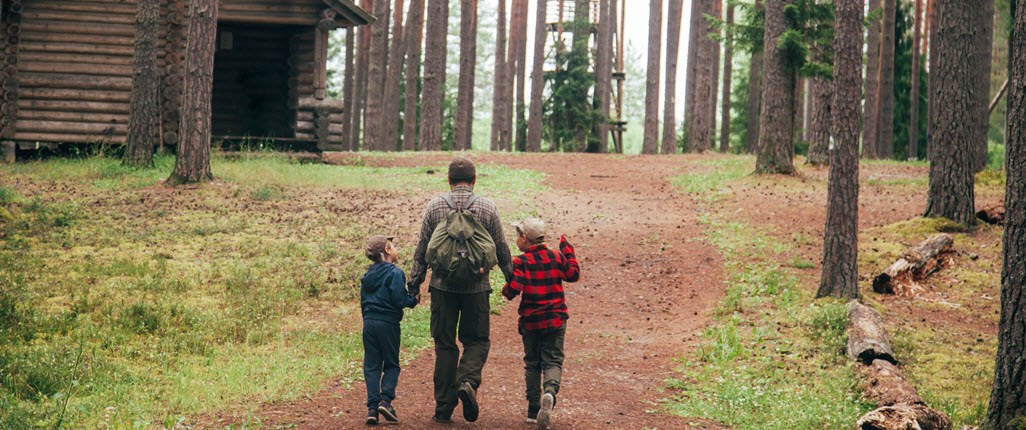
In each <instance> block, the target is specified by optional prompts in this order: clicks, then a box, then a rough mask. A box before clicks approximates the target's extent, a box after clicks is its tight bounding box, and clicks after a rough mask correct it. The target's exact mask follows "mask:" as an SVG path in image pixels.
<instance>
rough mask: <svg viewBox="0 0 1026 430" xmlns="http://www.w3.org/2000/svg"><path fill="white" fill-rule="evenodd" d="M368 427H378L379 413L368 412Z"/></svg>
mask: <svg viewBox="0 0 1026 430" xmlns="http://www.w3.org/2000/svg"><path fill="white" fill-rule="evenodd" d="M366 423H367V425H369V426H376V425H378V411H377V410H374V409H371V410H368V411H367V421H366Z"/></svg>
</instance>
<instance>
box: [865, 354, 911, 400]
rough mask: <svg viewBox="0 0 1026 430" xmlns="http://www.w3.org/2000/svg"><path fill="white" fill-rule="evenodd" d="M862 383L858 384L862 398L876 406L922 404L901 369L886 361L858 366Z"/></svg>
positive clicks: (876, 361)
mask: <svg viewBox="0 0 1026 430" xmlns="http://www.w3.org/2000/svg"><path fill="white" fill-rule="evenodd" d="M860 370H861V371H862V374H863V381H862V382H861V383H860V384H859V387H860V388H861V389H862V392H863V397H865V398H866V399H869V400H872V401H873V403H876V405H877V406H894V405H900V404H915V403H922V402H923V398H922V397H920V396H919V391H917V390H916V387H915V386H913V385H912V383H910V382H908V379H905V375H902V373H901V369H899V368H898V366H895V365H894V364H893V363H891V362H889V361H887V360H873V362H872V363H871V364H869V365H868V366H860Z"/></svg>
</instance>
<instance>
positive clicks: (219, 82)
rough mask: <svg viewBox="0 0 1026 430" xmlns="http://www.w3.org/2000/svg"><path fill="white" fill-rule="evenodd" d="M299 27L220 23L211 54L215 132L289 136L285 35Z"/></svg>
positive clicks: (290, 116) (290, 119) (221, 134)
mask: <svg viewBox="0 0 1026 430" xmlns="http://www.w3.org/2000/svg"><path fill="white" fill-rule="evenodd" d="M299 30H300V28H298V27H294V26H285V25H267V24H241V23H219V24H218V29H217V53H216V54H215V56H214V88H213V106H212V108H213V121H212V128H213V130H212V131H213V135H214V136H215V137H221V138H224V137H235V138H238V137H247V136H260V137H277V138H292V137H295V132H294V130H292V127H291V123H292V122H294V121H295V111H294V110H293V109H291V108H290V107H289V103H288V100H289V87H288V79H289V64H288V61H289V40H290V38H291V37H292V36H293V35H294V34H296V33H297V32H298V31H299Z"/></svg>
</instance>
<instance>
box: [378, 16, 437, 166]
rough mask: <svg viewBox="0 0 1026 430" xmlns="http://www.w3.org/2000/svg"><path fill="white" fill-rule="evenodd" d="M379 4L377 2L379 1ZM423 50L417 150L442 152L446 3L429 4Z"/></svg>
mask: <svg viewBox="0 0 1026 430" xmlns="http://www.w3.org/2000/svg"><path fill="white" fill-rule="evenodd" d="M379 1H380V0H379ZM427 18H428V19H427V35H426V40H427V43H426V47H425V50H424V95H423V107H422V114H421V118H423V119H422V120H421V123H420V148H421V149H422V150H425V151H438V150H440V149H442V99H443V98H444V97H443V96H444V94H443V93H442V88H443V86H444V85H445V61H446V56H447V53H448V50H447V49H446V48H445V45H446V37H447V36H448V34H449V29H448V25H447V24H448V20H449V2H448V0H428V16H427Z"/></svg>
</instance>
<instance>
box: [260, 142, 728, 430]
mask: <svg viewBox="0 0 1026 430" xmlns="http://www.w3.org/2000/svg"><path fill="white" fill-rule="evenodd" d="M472 157H473V158H474V160H475V162H477V163H498V164H503V165H507V166H510V167H513V168H523V169H533V170H537V171H541V172H544V173H545V174H546V179H545V185H547V186H548V187H550V188H551V191H549V192H546V193H543V194H542V195H539V196H537V199H536V206H537V207H538V209H539V211H540V214H541V216H542V217H543V219H545V220H546V222H547V223H548V226H549V236H550V238H549V240H548V241H547V242H551V243H555V242H554V241H555V240H558V237H559V235H560V234H565V235H566V236H567V238H568V239H569V240H570V241H571V243H573V244H574V245H575V246H576V248H577V251H578V255H579V258H580V263H581V273H582V276H581V280H580V281H579V282H578V283H575V284H570V285H568V286H567V302H568V307H569V313H570V320H569V321H568V324H569V326H568V327H569V328H568V330H567V336H566V347H565V349H566V362H565V363H564V372H563V381H562V388H561V391H560V393H559V396H558V404H557V407H556V409H555V413H554V422H553V425H552V428H554V429H593V428H624V429H641V428H651V429H654V428H660V429H670V428H673V429H678V428H718V427H719V425H718V424H715V423H708V422H702V421H701V420H694V419H682V418H679V417H674V416H670V415H667V414H665V413H659V412H657V411H660V410H661V406H660V404H659V400H660V399H661V398H663V397H665V396H666V394H665V393H664V392H663V391H662V387H663V385H664V380H665V379H666V378H669V377H673V376H674V375H675V373H674V368H675V367H676V366H679V363H678V361H677V359H679V358H680V357H685V356H687V355H688V354H692V353H693V352H694V350H695V347H696V346H697V344H698V341H699V338H700V336H699V335H700V334H701V332H702V330H703V329H704V328H705V327H706V326H707V325H708V324H709V322H710V321H711V318H712V311H713V309H714V307H715V305H716V303H717V301H718V300H719V299H720V298H721V297H722V295H723V290H724V287H723V282H722V262H721V259H720V257H719V254H718V253H717V252H716V250H715V249H713V248H712V247H710V246H709V245H707V244H706V243H705V242H704V234H703V231H702V226H701V224H700V223H699V221H698V219H697V216H698V213H697V211H696V207H695V204H694V203H693V202H692V200H691V199H690V198H689V197H688V196H686V195H684V194H681V193H679V192H676V191H675V190H674V189H673V187H672V185H671V184H670V183H669V181H668V178H669V177H671V176H674V175H676V174H678V173H681V172H682V169H687V168H688V164H687V163H686V162H685V159H684V156H658V157H656V156H653V157H623V156H608V155H606V156H600V155H589V154H579V155H561V156H547V155H544V154H534V155H526V154H524V155H503V154H474V155H473V156H472ZM448 159H449V156H448V155H446V154H437V155H432V156H431V158H427V157H415V158H414V157H394V158H390V157H387V156H386V157H380V158H379V157H375V158H371V159H370V160H368V163H369V164H372V165H380V166H401V165H405V166H413V165H420V166H423V165H436V164H437V165H444V164H446V163H447V161H448ZM477 191H478V192H479V193H480V194H481V195H484V196H487V197H491V198H494V199H495V200H496V201H498V203H499V205H500V208H502V207H503V203H504V200H505V199H504V196H496V195H492V194H491V193H489V189H488V181H487V178H486V177H482V178H481V179H480V180H479V183H478V188H477ZM427 197H429V196H424V204H426V202H427ZM513 221H514V220H513V219H503V222H504V224H506V228H509V224H510V223H511V222H513ZM411 246H412V245H411ZM511 246H514V248H515V245H511ZM513 252H514V255H517V251H516V250H515V249H514V250H513ZM425 288H426V287H425ZM425 296H426V295H425ZM516 300H517V301H514V302H508V303H507V304H506V307H505V308H504V309H503V311H502V314H501V315H493V316H492V321H491V340H492V347H491V352H490V355H489V359H488V363H487V365H486V366H485V369H484V378H483V379H484V380H483V383H482V386H481V388H480V390H479V392H478V400H479V402H480V404H481V417H480V419H479V420H478V421H477V422H476V423H466V422H465V421H464V420H463V418H462V409H461V408H460V407H458V408H457V409H456V411H455V413H454V415H453V424H446V425H441V424H435V423H433V422H432V421H431V417H432V415H433V412H434V399H433V395H432V392H433V391H432V376H431V375H432V371H433V368H434V353H433V350H432V349H431V348H428V349H427V350H425V351H422V352H421V353H419V355H418V356H417V357H416V358H415V359H414V360H412V361H411V362H410V363H409V364H407V365H406V366H405V367H404V368H403V372H402V376H401V377H400V382H399V388H398V390H397V391H398V398H397V399H396V401H395V403H394V405H395V407H396V409H397V410H398V413H399V417H400V419H401V420H402V425H401V427H405V428H412V429H423V428H457V429H463V428H481V429H526V428H533V427H532V425H529V424H526V423H524V418H525V414H526V408H527V405H526V400H525V399H524V380H523V378H524V377H523V361H522V357H523V355H522V354H523V346H522V344H521V340H520V336H519V335H518V334H517V329H516V327H517V312H516V309H517V304H518V303H519V302H518V301H519V298H518V299H516ZM421 306H428V304H427V303H424V304H421ZM365 396H366V394H365V388H364V385H363V383H362V381H356V382H354V383H353V384H351V386H349V387H345V386H340V385H338V384H333V385H332V386H331V387H329V388H327V389H325V390H324V391H322V392H320V393H318V394H315V395H313V396H310V397H306V398H302V399H299V400H296V401H292V402H285V403H278V404H270V405H265V406H264V407H262V408H261V409H260V410H258V411H257V412H256V414H255V415H256V416H258V417H261V418H262V419H263V420H264V423H265V425H266V426H267V427H269V428H298V429H328V428H330V429H338V428H343V429H350V428H366V426H365V425H364V424H363V418H364V417H365V415H364V414H365V413H366V409H365V406H364V405H365V401H366V400H365Z"/></svg>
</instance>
